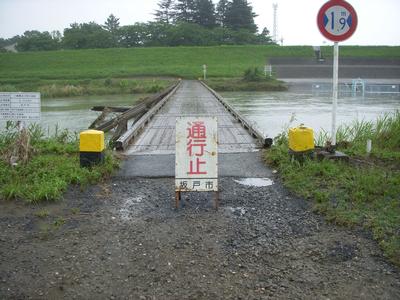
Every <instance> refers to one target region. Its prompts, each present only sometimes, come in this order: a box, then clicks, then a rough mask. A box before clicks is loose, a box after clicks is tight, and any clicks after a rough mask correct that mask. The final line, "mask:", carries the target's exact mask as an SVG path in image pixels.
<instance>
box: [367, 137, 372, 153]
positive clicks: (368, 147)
mask: <svg viewBox="0 0 400 300" xmlns="http://www.w3.org/2000/svg"><path fill="white" fill-rule="evenodd" d="M371 150H372V141H371V140H367V155H370V154H371Z"/></svg>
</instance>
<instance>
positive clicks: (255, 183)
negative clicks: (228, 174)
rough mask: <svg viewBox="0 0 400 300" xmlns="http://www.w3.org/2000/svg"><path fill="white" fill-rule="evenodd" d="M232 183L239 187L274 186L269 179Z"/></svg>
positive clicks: (253, 179) (246, 179) (251, 179)
mask: <svg viewBox="0 0 400 300" xmlns="http://www.w3.org/2000/svg"><path fill="white" fill-rule="evenodd" d="M234 181H235V182H237V183H239V184H241V185H246V186H255V187H265V186H271V185H273V184H274V182H273V181H272V180H271V179H269V178H243V179H239V180H234Z"/></svg>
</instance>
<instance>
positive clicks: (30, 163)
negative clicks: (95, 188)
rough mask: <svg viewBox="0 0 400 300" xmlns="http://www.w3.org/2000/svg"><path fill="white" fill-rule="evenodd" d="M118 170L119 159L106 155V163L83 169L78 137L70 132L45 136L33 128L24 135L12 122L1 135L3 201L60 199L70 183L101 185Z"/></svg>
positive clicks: (0, 161)
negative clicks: (80, 163) (99, 183)
mask: <svg viewBox="0 0 400 300" xmlns="http://www.w3.org/2000/svg"><path fill="white" fill-rule="evenodd" d="M15 157H18V160H17V164H16V165H14V166H12V162H13V160H15ZM117 167H118V160H117V159H116V157H115V156H114V155H113V154H112V153H111V152H106V157H105V163H104V164H102V165H99V166H95V167H93V168H91V169H88V168H80V165H79V145H78V139H77V136H76V135H74V134H71V133H69V132H68V131H66V130H64V131H62V132H56V133H55V134H54V135H53V136H52V137H45V136H44V133H43V131H42V129H41V128H39V127H38V126H30V128H29V130H27V132H25V133H22V134H20V133H19V132H18V131H17V130H16V128H15V125H12V124H11V123H9V124H8V126H7V128H6V129H5V130H4V131H3V132H0V199H7V200H10V199H22V200H24V201H27V202H30V203H35V202H40V201H54V200H58V199H60V198H61V196H62V194H63V192H64V191H65V190H66V189H67V187H68V186H69V185H70V184H78V185H80V186H81V187H84V186H86V185H88V184H91V183H96V182H99V181H101V180H102V179H103V178H105V177H107V176H109V175H110V174H111V173H112V172H113V171H114V170H115V169H116V168H117Z"/></svg>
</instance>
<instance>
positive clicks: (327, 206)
mask: <svg viewBox="0 0 400 300" xmlns="http://www.w3.org/2000/svg"><path fill="white" fill-rule="evenodd" d="M326 136H327V135H322V136H320V137H319V138H318V139H317V140H318V143H319V145H321V144H323V143H324V141H326V140H327V138H326ZM337 139H338V145H339V150H341V151H343V152H345V153H347V154H348V155H349V156H350V162H349V163H343V162H334V161H330V160H323V161H321V162H318V161H315V160H306V161H305V162H304V163H299V162H297V161H294V162H292V161H291V159H290V158H289V155H288V140H287V133H284V134H282V135H281V136H280V137H279V138H277V139H276V141H275V145H274V146H273V147H272V149H270V150H268V151H266V153H265V158H266V160H267V162H268V163H269V164H271V165H273V166H275V167H277V168H278V170H279V171H280V174H281V176H282V179H283V181H284V184H285V185H286V186H287V187H288V188H289V189H290V190H292V191H293V192H294V193H296V194H298V195H300V196H302V197H305V198H308V199H312V200H313V203H314V208H315V210H316V211H318V212H322V213H323V214H325V215H326V216H327V219H328V220H330V221H332V222H334V223H337V224H341V225H347V226H357V225H361V226H364V227H366V228H368V229H370V230H371V231H372V233H373V236H374V238H375V239H376V240H377V241H378V243H379V244H380V246H381V247H382V249H383V250H384V252H385V253H386V255H387V256H388V257H389V258H390V259H391V260H392V261H393V262H394V263H396V264H397V265H400V112H397V113H395V114H393V115H386V116H384V117H381V118H380V119H378V120H377V122H376V123H373V122H357V123H354V124H353V125H351V126H342V127H341V128H339V130H338V133H337ZM368 139H371V140H372V145H373V149H372V153H371V154H370V155H367V153H366V142H367V140H368Z"/></svg>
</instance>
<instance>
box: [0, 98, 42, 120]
mask: <svg viewBox="0 0 400 300" xmlns="http://www.w3.org/2000/svg"><path fill="white" fill-rule="evenodd" d="M0 120H6V121H39V120H40V93H0Z"/></svg>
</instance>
